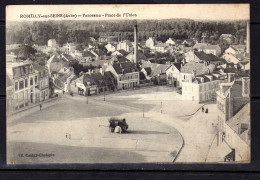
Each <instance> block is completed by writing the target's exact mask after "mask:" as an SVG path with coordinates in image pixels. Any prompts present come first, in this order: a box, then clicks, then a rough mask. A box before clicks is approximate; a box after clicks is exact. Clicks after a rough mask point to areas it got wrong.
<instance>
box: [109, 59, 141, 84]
mask: <svg viewBox="0 0 260 180" xmlns="http://www.w3.org/2000/svg"><path fill="white" fill-rule="evenodd" d="M105 71H106V72H107V71H110V72H111V73H112V74H113V75H114V77H115V79H116V85H117V89H128V88H133V87H136V86H139V84H140V79H139V71H138V69H137V68H136V66H135V65H134V64H132V63H131V62H119V63H113V64H109V65H108V66H107V68H106V70H105Z"/></svg>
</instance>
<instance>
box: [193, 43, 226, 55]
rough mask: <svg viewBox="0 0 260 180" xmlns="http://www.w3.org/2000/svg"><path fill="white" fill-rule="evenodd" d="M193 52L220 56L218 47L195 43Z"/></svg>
mask: <svg viewBox="0 0 260 180" xmlns="http://www.w3.org/2000/svg"><path fill="white" fill-rule="evenodd" d="M193 49H194V50H198V51H203V52H205V53H206V54H213V55H215V56H219V55H220V54H221V48H220V46H219V45H211V44H207V43H196V44H195V45H194V46H193Z"/></svg>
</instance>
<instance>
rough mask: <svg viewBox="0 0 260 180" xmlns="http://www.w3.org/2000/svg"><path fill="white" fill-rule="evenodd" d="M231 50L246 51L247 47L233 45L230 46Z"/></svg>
mask: <svg viewBox="0 0 260 180" xmlns="http://www.w3.org/2000/svg"><path fill="white" fill-rule="evenodd" d="M230 47H231V48H233V49H234V50H236V51H238V50H242V51H245V50H246V45H240V44H239V45H232V46H230Z"/></svg>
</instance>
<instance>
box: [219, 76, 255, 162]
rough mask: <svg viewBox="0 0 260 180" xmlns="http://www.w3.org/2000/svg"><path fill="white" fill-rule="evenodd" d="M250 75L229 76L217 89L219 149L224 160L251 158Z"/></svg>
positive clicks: (246, 159) (247, 159) (245, 159)
mask: <svg viewBox="0 0 260 180" xmlns="http://www.w3.org/2000/svg"><path fill="white" fill-rule="evenodd" d="M249 102H250V79H249V77H243V78H240V79H234V78H229V80H228V82H227V83H222V84H220V90H219V91H217V108H218V126H217V129H218V134H217V143H218V147H217V148H218V149H219V151H224V150H225V151H224V152H225V153H224V154H222V156H221V157H220V159H221V160H222V161H226V160H228V161H249V160H250V155H249V154H250V117H249V114H250V108H249V104H248V103H249Z"/></svg>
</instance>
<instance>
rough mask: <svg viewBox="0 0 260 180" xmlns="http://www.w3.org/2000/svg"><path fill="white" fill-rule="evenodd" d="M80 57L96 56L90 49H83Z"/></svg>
mask: <svg viewBox="0 0 260 180" xmlns="http://www.w3.org/2000/svg"><path fill="white" fill-rule="evenodd" d="M82 57H96V56H95V55H94V54H92V53H91V52H90V51H83V52H82Z"/></svg>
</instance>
